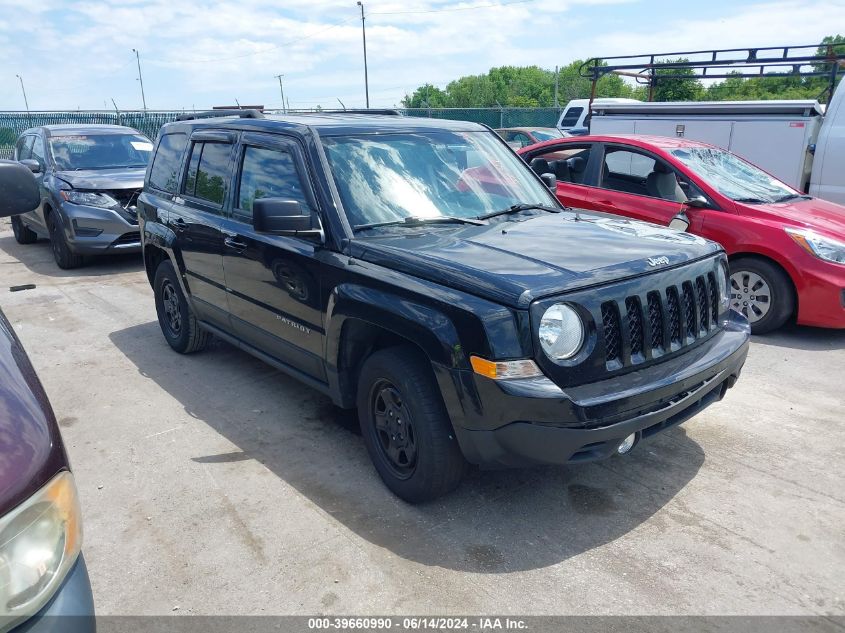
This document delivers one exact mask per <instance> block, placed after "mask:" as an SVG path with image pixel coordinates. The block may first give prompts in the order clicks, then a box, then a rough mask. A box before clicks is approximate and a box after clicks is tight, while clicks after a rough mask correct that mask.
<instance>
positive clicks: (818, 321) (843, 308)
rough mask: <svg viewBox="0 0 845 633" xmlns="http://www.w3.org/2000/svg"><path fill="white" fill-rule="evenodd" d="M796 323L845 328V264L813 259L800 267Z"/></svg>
mask: <svg viewBox="0 0 845 633" xmlns="http://www.w3.org/2000/svg"><path fill="white" fill-rule="evenodd" d="M797 321H798V323H800V324H801V325H812V326H815V327H829V328H839V329H841V328H845V266H842V265H841V264H832V263H827V262H819V261H818V260H814V261H813V265H812V266H807V267H805V268H803V269H802V270H801V279H800V284H799V285H798V319H797Z"/></svg>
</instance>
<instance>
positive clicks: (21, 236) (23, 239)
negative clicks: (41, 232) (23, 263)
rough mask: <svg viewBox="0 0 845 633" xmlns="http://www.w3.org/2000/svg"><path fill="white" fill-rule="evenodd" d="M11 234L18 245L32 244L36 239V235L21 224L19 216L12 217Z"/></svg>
mask: <svg viewBox="0 0 845 633" xmlns="http://www.w3.org/2000/svg"><path fill="white" fill-rule="evenodd" d="M12 232H13V233H14V234H15V241H16V242H17V243H18V244H32V243H34V242H35V241H36V240H37V239H38V234H37V233H36V232H35V231H33V230H32V229H31V228H29V227H28V226H27V225H26V224H24V223H23V220H21V219H20V216H17V215H13V216H12Z"/></svg>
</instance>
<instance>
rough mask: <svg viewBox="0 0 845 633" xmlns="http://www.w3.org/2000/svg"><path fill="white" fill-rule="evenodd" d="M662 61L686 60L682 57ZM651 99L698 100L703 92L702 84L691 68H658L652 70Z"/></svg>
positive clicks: (686, 60)
mask: <svg viewBox="0 0 845 633" xmlns="http://www.w3.org/2000/svg"><path fill="white" fill-rule="evenodd" d="M660 61H663V62H688V61H689V60H688V59H686V58H684V57H678V58H677V59H664V60H660ZM654 75H655V77H654V80H653V81H654V94H653V97H652V100H653V101H698V100H700V99H702V98H703V96H704V94H705V90H704V86H703V85H702V84H701V82H700V81H699V80H698V78H697V76H696V72H695V70H693V69H692V68H683V67H680V68H659V69H657V70H656V71H654Z"/></svg>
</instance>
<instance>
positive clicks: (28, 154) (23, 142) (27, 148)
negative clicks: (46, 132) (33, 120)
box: [15, 135, 32, 160]
mask: <svg viewBox="0 0 845 633" xmlns="http://www.w3.org/2000/svg"><path fill="white" fill-rule="evenodd" d="M15 154H16V155H17V157H18V158H17V159H18V160H26V159H27V158H32V136H29V135H27V136H22V137H20V138H19V139H18V144H17V145H16V146H15Z"/></svg>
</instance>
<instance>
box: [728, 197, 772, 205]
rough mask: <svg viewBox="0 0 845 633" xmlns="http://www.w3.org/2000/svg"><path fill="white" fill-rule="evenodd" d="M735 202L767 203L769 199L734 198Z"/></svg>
mask: <svg viewBox="0 0 845 633" xmlns="http://www.w3.org/2000/svg"><path fill="white" fill-rule="evenodd" d="M734 202H745V203H747V204H766V203H767V202H769V201H768V200H761V199H760V198H734Z"/></svg>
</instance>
